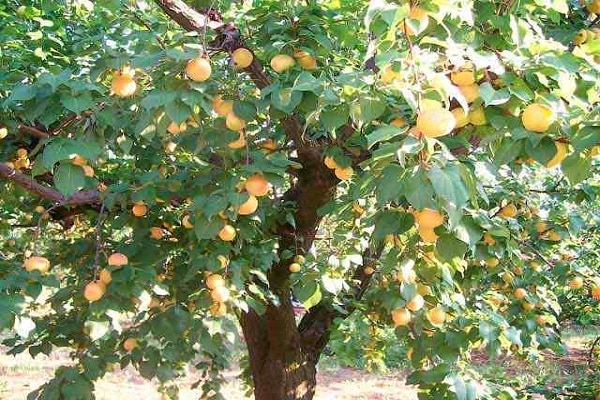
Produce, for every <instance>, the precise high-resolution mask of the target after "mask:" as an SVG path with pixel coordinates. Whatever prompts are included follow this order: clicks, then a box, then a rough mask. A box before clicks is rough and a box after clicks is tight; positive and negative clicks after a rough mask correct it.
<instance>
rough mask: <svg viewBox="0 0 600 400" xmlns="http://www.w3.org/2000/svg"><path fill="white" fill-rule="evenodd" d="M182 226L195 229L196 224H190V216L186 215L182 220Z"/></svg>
mask: <svg viewBox="0 0 600 400" xmlns="http://www.w3.org/2000/svg"><path fill="white" fill-rule="evenodd" d="M181 226H183V227H184V228H185V229H194V224H192V223H191V222H190V216H189V215H188V214H186V215H184V216H183V218H182V219H181Z"/></svg>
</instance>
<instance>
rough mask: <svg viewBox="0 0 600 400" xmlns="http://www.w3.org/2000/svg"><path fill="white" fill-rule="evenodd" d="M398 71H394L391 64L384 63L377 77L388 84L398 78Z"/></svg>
mask: <svg viewBox="0 0 600 400" xmlns="http://www.w3.org/2000/svg"><path fill="white" fill-rule="evenodd" d="M400 76H401V75H400V72H398V71H394V70H393V69H392V66H391V65H386V66H385V68H383V70H382V71H381V74H380V75H379V79H380V80H381V82H382V83H385V84H388V83H392V82H393V81H395V80H396V79H400Z"/></svg>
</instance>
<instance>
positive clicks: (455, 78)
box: [450, 71, 475, 86]
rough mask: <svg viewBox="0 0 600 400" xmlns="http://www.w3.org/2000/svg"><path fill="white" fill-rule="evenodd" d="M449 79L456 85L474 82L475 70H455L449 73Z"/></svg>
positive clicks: (467, 84)
mask: <svg viewBox="0 0 600 400" xmlns="http://www.w3.org/2000/svg"><path fill="white" fill-rule="evenodd" d="M450 80H451V81H452V83H454V84H455V85H457V86H469V85H472V84H474V83H475V72H473V71H457V72H452V73H451V74H450Z"/></svg>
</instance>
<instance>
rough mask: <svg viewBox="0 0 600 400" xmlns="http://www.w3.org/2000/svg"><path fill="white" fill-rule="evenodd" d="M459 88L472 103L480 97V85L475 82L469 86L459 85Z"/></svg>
mask: <svg viewBox="0 0 600 400" xmlns="http://www.w3.org/2000/svg"><path fill="white" fill-rule="evenodd" d="M458 90H459V91H460V93H461V94H462V95H463V96H464V98H465V100H467V103H472V102H474V101H475V100H477V99H478V98H479V85H478V84H476V83H474V84H472V85H467V86H459V87H458Z"/></svg>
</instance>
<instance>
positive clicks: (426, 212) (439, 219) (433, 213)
mask: <svg viewBox="0 0 600 400" xmlns="http://www.w3.org/2000/svg"><path fill="white" fill-rule="evenodd" d="M414 216H415V222H416V223H417V224H419V227H420V228H437V227H438V226H440V225H442V224H443V223H444V215H443V214H442V213H441V212H439V211H438V210H432V209H431V208H424V209H422V210H421V211H415V212H414Z"/></svg>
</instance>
